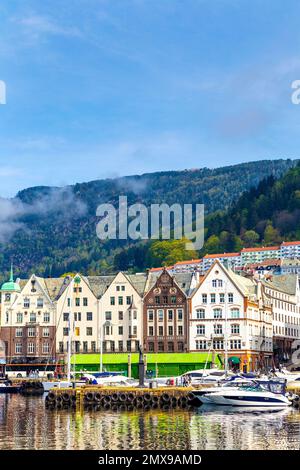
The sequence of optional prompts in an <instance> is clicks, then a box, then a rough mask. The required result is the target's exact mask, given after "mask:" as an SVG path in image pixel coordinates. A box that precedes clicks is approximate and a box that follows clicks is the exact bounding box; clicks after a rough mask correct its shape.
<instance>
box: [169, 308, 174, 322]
mask: <svg viewBox="0 0 300 470" xmlns="http://www.w3.org/2000/svg"><path fill="white" fill-rule="evenodd" d="M168 320H169V321H172V320H173V310H168Z"/></svg>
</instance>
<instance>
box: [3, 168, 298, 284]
mask: <svg viewBox="0 0 300 470" xmlns="http://www.w3.org/2000/svg"><path fill="white" fill-rule="evenodd" d="M295 164H296V161H295V160H294V161H292V160H273V161H272V160H264V161H259V162H250V163H243V164H240V165H235V166H228V167H224V168H217V169H208V168H203V169H195V170H184V171H176V172H175V171H170V172H161V173H152V174H145V175H141V176H131V177H123V178H117V179H106V180H98V181H92V182H88V183H80V184H76V185H74V186H68V187H65V188H50V187H35V188H29V189H26V190H24V191H21V192H20V193H19V194H18V195H17V196H16V198H14V199H11V200H5V199H1V200H0V221H1V225H0V247H1V254H0V272H1V276H2V277H4V276H7V272H8V267H9V264H10V261H11V260H12V261H13V262H14V265H15V271H16V273H17V275H20V276H27V275H28V274H29V273H31V272H35V273H36V274H39V275H42V276H57V275H61V274H62V273H64V272H67V271H81V272H83V273H90V274H92V273H108V272H112V271H115V270H118V269H132V270H133V271H135V270H143V269H145V268H146V267H151V266H153V265H155V264H158V263H160V262H161V258H160V256H164V255H160V256H158V255H157V253H158V252H159V253H160V254H161V253H165V257H166V258H167V261H172V259H173V258H174V257H178V258H182V257H185V256H194V255H198V253H184V252H183V251H182V246H179V245H180V244H179V245H178V242H176V241H175V242H173V245H171V248H172V249H171V251H172V254H171V255H170V253H169V252H170V249H169V247H168V248H167V249H166V250H165V251H163V250H160V249H157V250H156V254H155V250H154V249H153V247H152V248H151V249H149V247H150V244H149V242H136V243H132V242H130V241H129V242H127V241H118V240H111V241H106V242H103V241H102V242H101V241H100V240H99V239H98V238H97V236H96V223H97V218H96V216H95V213H96V208H97V206H98V205H99V204H100V203H104V202H105V203H112V204H114V205H115V206H117V204H118V197H119V195H127V197H128V204H132V203H134V202H142V203H143V204H145V205H147V206H149V205H150V204H153V203H163V202H164V203H167V204H173V203H175V202H178V203H182V204H184V203H193V204H196V203H204V204H205V209H206V213H207V214H214V215H211V216H210V217H209V218H208V220H207V223H208V233H207V236H208V237H209V239H208V242H207V243H206V247H205V249H206V250H208V251H209V250H215V249H217V251H219V250H222V251H223V250H224V249H225V248H226V249H232V248H234V249H237V248H238V246H239V245H241V244H247V243H250V242H251V243H253V242H255V243H256V242H260V241H261V240H263V239H264V238H266V236H267V238H266V243H269V241H270V242H272V243H273V241H275V239H276V237H275V235H274V234H278V236H279V237H280V236H281V235H282V234H283V233H284V226H285V224H286V223H287V222H288V227H289V229H288V232H287V233H288V236H290V237H293V236H296V234H297V230H294V229H292V227H293V226H294V221H295V220H298V218H297V217H298V215H297V214H298V212H297V210H298V207H296V206H295V204H296V202H295V200H294V199H295V198H296V196H294V199H293V202H292V200H290V199H289V198H288V199H287V198H285V199H281V200H280V201H277V200H276V194H280V196H278V197H280V198H281V195H282V193H283V192H284V191H285V189H282V190H280V187H281V186H280V185H281V184H283V185H285V182H286V180H284V181H283V183H281V182H278V183H277V185H279V186H278V188H277V190H276V191H277V192H276V191H275V193H274V195H273V196H272V197H271V196H270V197H269V194H267V195H265V193H264V192H262V191H265V190H267V188H270V191H271V188H272V185H274V184H275V183H274V178H278V177H280V176H281V175H282V174H284V173H285V172H286V171H287V170H288V169H289V168H291V167H293V166H294V165H295ZM294 171H295V172H296V173H297V171H298V169H296V170H294ZM264 178H267V179H265V180H264V182H263V183H261V184H259V182H260V181H261V180H262V179H264ZM258 184H259V186H258V188H257V189H253V190H251V192H250V193H249V194H248V195H246V196H243V197H242V198H241V199H239V197H240V196H241V194H242V193H243V192H244V191H246V190H248V189H250V188H251V187H254V188H255V187H257V185H258ZM297 184H298V183H295V185H297ZM276 187H277V186H276ZM298 187H299V190H300V186H298ZM280 191H281V192H280ZM272 194H273V193H272ZM248 198H249V201H248ZM253 199H255V203H254V206H255V210H254V206H253V208H252V206H251V202H250V201H252V200H253ZM265 199H266V202H265V204H266V205H267V204H269V205H270V207H269V208H268V210H267V208H266V209H265V210H263V209H261V208H262V207H263V206H264V203H263V201H264V200H265ZM237 200H238V202H237V203H236V201H237ZM232 203H233V204H234V206H233V208H232V209H230V213H228V214H225V215H224V211H226V209H227V208H228V207H229V206H230V205H231V204H232ZM247 203H248V204H250V206H249V207H248V206H247ZM285 203H287V204H288V206H286V205H285ZM272 204H276V205H275V207H276V209H278V210H279V212H280V213H279V214H277V215H275V213H274V211H273V212H272V207H273V209H274V206H272ZM293 204H294V205H293ZM285 211H286V212H285ZM216 212H217V213H216ZM237 212H238V213H239V212H241V215H240V216H238V215H236V213H237ZM268 220H270V221H271V222H272V226H271V224H270V223H269V222H268V223H267V221H268ZM266 229H267V233H265V231H266ZM251 230H253V231H255V233H256V234H252V235H251V234H249V233H248V234H245V231H246V232H249V231H251ZM272 230H273V231H274V230H275V232H272ZM222 232H227V233H226V234H224V233H222ZM215 234H216V235H217V238H218V239H212V238H211V237H212V236H214V235H215ZM284 234H285V233H284ZM297 236H298V235H297ZM251 237H252V238H251ZM154 248H155V247H154ZM156 248H158V247H156ZM168 253H169V254H168Z"/></svg>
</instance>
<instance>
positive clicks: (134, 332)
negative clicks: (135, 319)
mask: <svg viewBox="0 0 300 470" xmlns="http://www.w3.org/2000/svg"><path fill="white" fill-rule="evenodd" d="M133 335H135V336H136V335H137V326H136V325H134V326H133Z"/></svg>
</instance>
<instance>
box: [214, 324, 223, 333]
mask: <svg viewBox="0 0 300 470" xmlns="http://www.w3.org/2000/svg"><path fill="white" fill-rule="evenodd" d="M222 333H223V328H222V325H220V324H217V325H214V334H215V335H221V334H222Z"/></svg>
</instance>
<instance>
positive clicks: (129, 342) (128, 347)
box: [127, 340, 131, 352]
mask: <svg viewBox="0 0 300 470" xmlns="http://www.w3.org/2000/svg"><path fill="white" fill-rule="evenodd" d="M127 351H128V352H131V341H130V340H129V341H127Z"/></svg>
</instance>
